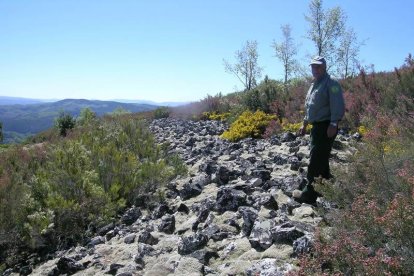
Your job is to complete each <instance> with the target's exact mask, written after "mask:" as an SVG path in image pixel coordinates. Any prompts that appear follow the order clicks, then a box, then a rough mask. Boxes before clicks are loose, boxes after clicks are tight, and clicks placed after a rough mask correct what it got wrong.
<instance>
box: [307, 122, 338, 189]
mask: <svg viewBox="0 0 414 276" xmlns="http://www.w3.org/2000/svg"><path fill="white" fill-rule="evenodd" d="M328 126H329V121H326V122H318V123H313V124H312V130H311V145H310V161H309V166H308V174H307V179H308V183H309V184H311V183H312V182H313V181H314V178H315V177H319V176H322V177H323V178H325V179H329V178H330V177H331V172H330V169H329V156H330V154H331V150H332V145H333V142H334V140H335V137H336V135H335V136H334V137H332V138H328V135H327V133H326V132H327V130H328Z"/></svg>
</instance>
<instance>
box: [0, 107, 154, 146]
mask: <svg viewBox="0 0 414 276" xmlns="http://www.w3.org/2000/svg"><path fill="white" fill-rule="evenodd" d="M84 108H90V109H91V110H92V111H93V112H95V113H96V114H97V115H98V116H102V115H104V114H107V113H110V112H113V111H114V110H116V109H117V108H122V109H125V110H127V111H129V112H143V111H150V110H154V109H156V108H158V106H155V105H149V104H134V103H120V102H115V101H100V100H86V99H64V100H60V101H56V102H41V103H32V104H13V105H0V121H1V122H2V123H3V132H4V136H5V139H4V140H5V142H6V143H11V142H18V141H20V140H21V137H27V136H30V135H33V134H36V133H39V132H42V131H44V130H47V129H49V128H51V127H52V126H53V123H54V119H55V118H56V117H57V116H58V115H59V113H60V112H62V111H63V112H67V113H69V114H70V115H72V116H78V115H79V114H80V112H81V110H82V109H84ZM17 137H18V138H17Z"/></svg>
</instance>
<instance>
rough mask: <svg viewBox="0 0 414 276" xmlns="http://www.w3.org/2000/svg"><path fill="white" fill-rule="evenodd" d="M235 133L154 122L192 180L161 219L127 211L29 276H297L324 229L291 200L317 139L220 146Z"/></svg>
mask: <svg viewBox="0 0 414 276" xmlns="http://www.w3.org/2000/svg"><path fill="white" fill-rule="evenodd" d="M226 127H227V126H226V125H225V124H223V123H220V122H216V121H200V122H192V121H184V120H176V119H160V120H155V121H153V122H152V124H151V126H150V128H151V130H152V132H153V133H154V134H155V136H156V139H157V141H158V142H159V143H168V145H169V149H170V151H171V152H175V153H177V154H179V156H180V157H181V158H182V159H183V160H184V161H185V163H186V164H187V165H188V167H189V175H187V176H182V177H178V178H177V179H175V180H173V181H171V182H170V183H169V184H168V185H167V186H166V187H165V191H164V192H165V195H166V202H164V203H162V204H160V205H159V206H157V207H156V208H155V209H154V210H147V209H144V208H138V207H133V208H131V209H129V210H127V212H126V213H125V214H124V215H123V216H122V218H121V219H120V221H119V222H118V223H112V224H109V225H107V226H105V227H102V228H101V229H99V230H98V231H97V235H96V237H94V238H93V239H91V240H90V242H89V243H88V244H87V245H84V246H79V247H76V248H72V249H70V250H67V251H64V252H59V254H58V255H57V257H56V258H54V259H52V260H50V261H48V262H45V263H43V264H41V265H39V266H37V267H35V268H33V269H30V271H31V273H32V275H64V274H66V275H70V274H76V275H104V274H112V275H118V276H128V275H156V276H159V275H283V274H284V273H286V272H287V271H289V270H291V269H293V268H294V263H295V258H296V256H297V255H298V254H301V253H304V252H308V251H309V250H310V248H311V247H312V243H313V235H314V231H315V227H316V226H317V225H318V223H319V222H320V221H321V220H322V218H321V217H320V216H319V215H318V213H317V212H316V209H315V207H314V206H310V205H306V204H299V203H297V202H295V201H294V200H293V199H292V198H291V195H292V191H293V190H295V189H297V188H299V187H300V186H301V185H303V184H304V174H305V170H306V166H307V164H308V154H309V150H308V139H307V138H297V137H296V136H295V135H293V134H291V133H285V134H283V135H280V136H275V137H273V138H271V139H266V140H254V139H245V140H243V141H240V142H237V143H231V142H228V141H226V140H222V139H220V138H219V136H218V135H219V134H221V133H222V132H223V131H224V130H225V129H226ZM349 139H352V138H348V137H345V136H340V137H339V139H338V140H339V141H337V146H336V149H334V151H333V155H334V158H333V163H335V162H336V163H337V164H339V163H341V162H344V160H346V156H347V154H349V152H347V151H346V150H345V149H347V147H345V146H344V144H346V143H347V140H349ZM337 149H341V150H337ZM6 273H8V274H6V275H10V274H11V273H10V272H6ZM26 274H27V273H26Z"/></svg>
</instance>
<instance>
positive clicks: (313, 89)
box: [304, 74, 345, 123]
mask: <svg viewBox="0 0 414 276" xmlns="http://www.w3.org/2000/svg"><path fill="white" fill-rule="evenodd" d="M305 109H306V110H305V118H304V121H306V122H309V123H315V122H323V121H330V122H332V123H337V122H338V121H340V120H341V119H342V117H343V116H344V113H345V103H344V97H343V95H342V88H341V86H340V85H339V83H338V82H337V81H335V80H333V79H331V77H330V76H329V75H328V74H325V76H323V77H322V78H321V79H320V80H318V81H315V82H313V83H312V85H311V86H310V88H309V91H308V94H307V95H306V101H305Z"/></svg>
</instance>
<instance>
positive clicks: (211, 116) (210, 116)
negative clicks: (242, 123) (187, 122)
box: [202, 111, 230, 121]
mask: <svg viewBox="0 0 414 276" xmlns="http://www.w3.org/2000/svg"><path fill="white" fill-rule="evenodd" d="M229 117H230V112H225V113H218V112H216V111H213V112H203V114H202V118H203V119H204V120H214V121H225V120H227V119H228V118H229Z"/></svg>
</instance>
